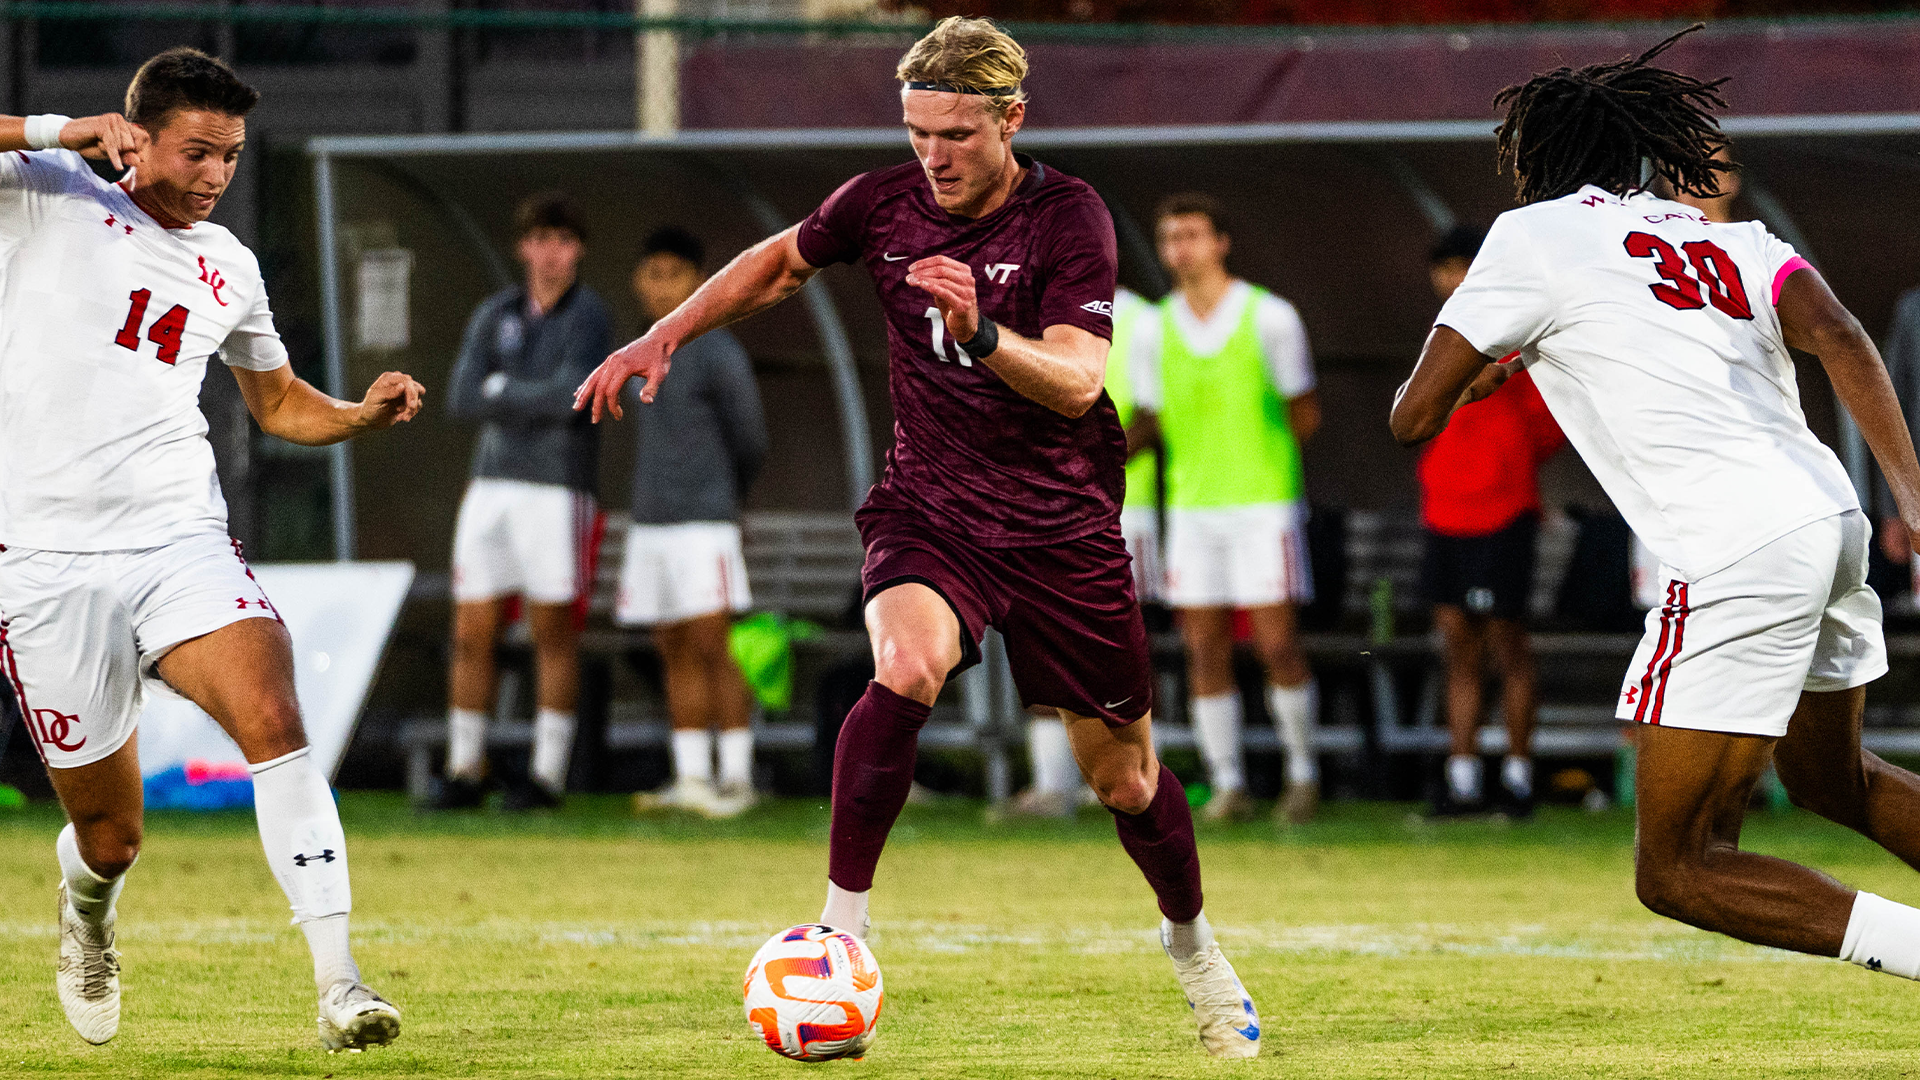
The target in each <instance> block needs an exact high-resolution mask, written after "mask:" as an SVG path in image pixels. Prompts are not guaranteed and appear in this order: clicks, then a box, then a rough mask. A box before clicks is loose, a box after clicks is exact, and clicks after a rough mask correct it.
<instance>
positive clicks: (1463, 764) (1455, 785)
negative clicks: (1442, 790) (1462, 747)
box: [1447, 754, 1480, 802]
mask: <svg viewBox="0 0 1920 1080" xmlns="http://www.w3.org/2000/svg"><path fill="white" fill-rule="evenodd" d="M1447 793H1448V794H1450V795H1452V796H1453V798H1454V801H1455V802H1479V801H1480V759H1479V758H1478V757H1476V756H1475V755H1473V754H1454V755H1452V756H1450V757H1448V758H1447Z"/></svg>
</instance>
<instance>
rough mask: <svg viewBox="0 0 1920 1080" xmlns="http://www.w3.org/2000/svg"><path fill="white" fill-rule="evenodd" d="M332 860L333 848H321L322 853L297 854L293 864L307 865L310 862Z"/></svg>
mask: <svg viewBox="0 0 1920 1080" xmlns="http://www.w3.org/2000/svg"><path fill="white" fill-rule="evenodd" d="M332 861H333V849H332V848H321V849H320V854H318V855H295V856H294V857H293V865H295V866H305V865H307V864H308V863H310V862H332Z"/></svg>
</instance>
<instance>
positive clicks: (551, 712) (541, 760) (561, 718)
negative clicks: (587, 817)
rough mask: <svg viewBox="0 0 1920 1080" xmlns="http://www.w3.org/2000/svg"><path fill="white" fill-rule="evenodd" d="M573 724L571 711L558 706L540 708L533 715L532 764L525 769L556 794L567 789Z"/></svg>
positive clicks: (571, 755)
mask: <svg viewBox="0 0 1920 1080" xmlns="http://www.w3.org/2000/svg"><path fill="white" fill-rule="evenodd" d="M575 726H576V721H575V720H574V717H573V714H572V713H570V712H561V711H560V710H559V709H541V710H540V711H539V712H538V713H536V714H535V715H534V718H533V763H532V764H531V765H530V766H528V769H527V771H528V772H530V773H532V774H533V778H534V779H535V780H538V781H539V782H540V783H542V784H544V785H546V788H547V790H548V791H551V792H553V793H554V794H556V795H557V794H559V793H561V792H563V791H565V790H567V763H568V762H570V761H572V760H573V731H574V728H575Z"/></svg>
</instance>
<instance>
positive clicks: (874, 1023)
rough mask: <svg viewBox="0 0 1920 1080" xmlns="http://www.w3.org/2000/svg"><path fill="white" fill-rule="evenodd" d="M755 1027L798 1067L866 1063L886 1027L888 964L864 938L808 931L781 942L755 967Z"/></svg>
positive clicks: (750, 1012)
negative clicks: (883, 1005)
mask: <svg viewBox="0 0 1920 1080" xmlns="http://www.w3.org/2000/svg"><path fill="white" fill-rule="evenodd" d="M744 989H745V993H746V999H747V1000H746V1011H747V1026H748V1027H750V1028H752V1029H753V1032H754V1034H756V1035H758V1036H760V1037H761V1038H762V1039H765V1040H766V1041H767V1046H768V1047H770V1048H771V1049H772V1050H773V1051H774V1052H775V1053H778V1054H784V1055H786V1056H787V1057H790V1058H793V1059H794V1060H796V1061H831V1060H833V1059H834V1058H841V1057H856V1058H857V1057H860V1056H862V1055H864V1054H865V1053H866V1052H867V1048H868V1047H869V1046H872V1045H873V1038H874V1035H875V1034H876V1029H877V1028H878V1026H879V1023H880V999H881V996H882V987H881V985H880V963H879V961H877V960H875V959H874V958H873V953H871V952H869V951H868V950H867V947H866V945H865V944H863V943H862V942H861V941H860V939H859V938H856V937H854V936H853V935H852V934H849V933H847V932H846V931H844V930H835V929H834V928H833V927H831V926H822V925H820V924H818V923H808V924H805V925H802V926H795V927H790V928H788V929H786V930H782V931H780V932H779V933H777V934H775V935H773V937H771V938H769V939H768V940H767V943H766V944H765V945H762V946H760V951H759V952H757V953H755V954H754V955H753V963H751V964H748V965H747V981H746V986H745V988H744Z"/></svg>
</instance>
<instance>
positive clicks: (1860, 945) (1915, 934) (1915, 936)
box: [1840, 892, 1920, 979]
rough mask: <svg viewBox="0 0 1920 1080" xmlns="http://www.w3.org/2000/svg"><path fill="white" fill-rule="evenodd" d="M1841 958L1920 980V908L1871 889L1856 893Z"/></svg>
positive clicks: (1869, 968) (1871, 969)
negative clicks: (1873, 892) (1875, 893)
mask: <svg viewBox="0 0 1920 1080" xmlns="http://www.w3.org/2000/svg"><path fill="white" fill-rule="evenodd" d="M1840 959H1842V960H1846V961H1849V962H1851V963H1855V964H1859V965H1860V966H1861V967H1863V968H1866V969H1867V970H1868V971H1884V972H1886V973H1887V974H1889V975H1898V976H1900V977H1901V978H1903V979H1920V909H1916V908H1910V907H1908V906H1907V905H1905V904H1896V903H1894V902H1893V901H1891V900H1888V899H1885V898H1884V897H1879V896H1875V895H1874V894H1872V893H1870V892H1859V893H1855V894H1854V896H1853V915H1852V916H1851V917H1849V918H1848V919H1847V936H1846V940H1845V941H1843V942H1842V943H1841V945H1840Z"/></svg>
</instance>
